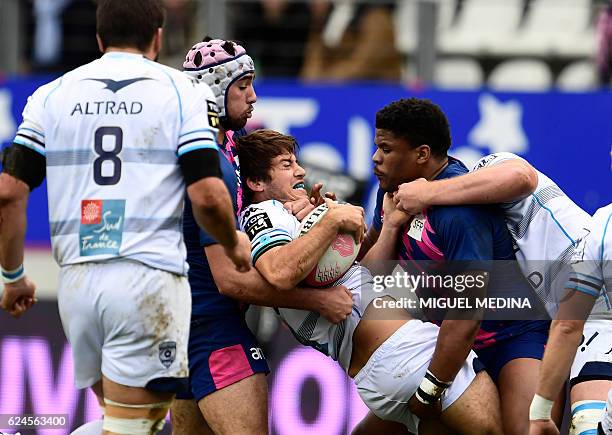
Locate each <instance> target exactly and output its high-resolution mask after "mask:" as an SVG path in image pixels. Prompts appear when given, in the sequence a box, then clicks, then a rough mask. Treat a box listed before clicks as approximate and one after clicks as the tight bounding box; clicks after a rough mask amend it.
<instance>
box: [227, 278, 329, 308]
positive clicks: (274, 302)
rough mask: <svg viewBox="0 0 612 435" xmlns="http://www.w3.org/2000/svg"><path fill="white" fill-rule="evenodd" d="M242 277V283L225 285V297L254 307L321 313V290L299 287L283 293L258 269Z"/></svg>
mask: <svg viewBox="0 0 612 435" xmlns="http://www.w3.org/2000/svg"><path fill="white" fill-rule="evenodd" d="M241 276H242V282H235V281H233V282H230V283H228V284H226V285H224V288H223V294H224V295H226V296H229V297H231V298H232V299H236V300H238V301H241V302H245V303H248V304H253V305H261V306H265V307H276V308H295V309H299V310H308V311H319V308H320V297H319V296H320V295H319V293H320V292H321V290H315V289H304V288H299V287H297V288H294V289H293V290H290V291H284V292H281V291H278V289H276V288H274V287H273V286H272V285H271V284H270V283H269V282H268V281H266V280H265V279H264V278H263V277H262V276H261V274H259V272H257V270H256V269H251V271H249V272H248V273H246V274H241Z"/></svg>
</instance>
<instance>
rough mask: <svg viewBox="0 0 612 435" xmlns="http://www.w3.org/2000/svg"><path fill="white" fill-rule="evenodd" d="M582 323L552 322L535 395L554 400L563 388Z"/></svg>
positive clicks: (578, 339) (580, 335) (582, 326)
mask: <svg viewBox="0 0 612 435" xmlns="http://www.w3.org/2000/svg"><path fill="white" fill-rule="evenodd" d="M583 328H584V321H582V320H553V322H552V325H551V327H550V336H549V338H548V343H547V345H546V350H545V351H544V359H543V360H542V367H541V368H540V378H539V381H538V389H537V393H538V394H539V395H540V396H542V397H544V398H546V399H549V400H555V399H556V397H557V395H558V394H559V391H561V388H562V387H563V384H564V383H565V380H566V379H567V376H568V374H569V372H570V368H571V366H572V362H573V361H574V357H575V356H576V349H577V348H578V345H579V344H580V339H581V337H582V331H583Z"/></svg>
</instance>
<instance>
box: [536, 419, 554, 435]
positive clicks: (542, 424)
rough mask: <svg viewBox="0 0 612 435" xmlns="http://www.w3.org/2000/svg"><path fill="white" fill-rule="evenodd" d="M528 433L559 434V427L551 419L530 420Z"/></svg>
mask: <svg viewBox="0 0 612 435" xmlns="http://www.w3.org/2000/svg"><path fill="white" fill-rule="evenodd" d="M529 435H559V429H558V428H557V425H556V424H555V423H554V422H553V421H552V420H531V421H530V422H529Z"/></svg>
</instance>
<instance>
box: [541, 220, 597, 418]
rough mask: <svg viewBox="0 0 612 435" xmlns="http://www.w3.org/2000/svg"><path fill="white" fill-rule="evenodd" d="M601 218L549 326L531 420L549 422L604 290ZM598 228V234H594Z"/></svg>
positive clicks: (579, 254)
mask: <svg viewBox="0 0 612 435" xmlns="http://www.w3.org/2000/svg"><path fill="white" fill-rule="evenodd" d="M600 216H601V215H598V214H597V213H596V214H595V216H594V217H593V221H592V223H591V225H592V226H591V232H590V233H589V234H588V235H587V236H586V239H585V240H584V244H579V246H578V248H577V250H576V252H575V253H574V257H573V259H572V271H571V273H570V275H569V279H568V283H567V289H566V292H567V295H566V296H565V298H564V299H563V300H562V301H561V303H560V304H559V311H558V312H557V315H556V318H555V320H553V321H552V323H551V326H550V333H549V337H548V343H547V344H546V349H545V350H544V358H543V359H542V366H541V367H540V376H539V380H538V387H537V389H536V395H535V397H534V398H533V400H532V402H531V408H530V413H529V414H530V420H550V418H551V416H550V413H551V408H552V404H553V401H554V400H555V398H556V397H557V395H558V394H559V391H561V388H562V387H563V385H564V384H565V381H566V379H567V376H568V375H569V373H570V369H571V366H572V362H573V361H574V357H575V356H576V350H577V348H578V346H579V345H580V340H581V339H582V333H583V331H584V324H585V322H586V319H587V317H588V316H589V314H590V312H591V310H592V309H593V306H594V304H595V301H596V300H597V298H598V297H599V295H600V294H601V291H602V290H603V286H604V279H603V271H602V264H601V263H600V262H599V261H597V260H596V259H599V258H600V257H599V255H600V250H599V242H600V241H601V240H602V239H603V236H602V233H603V227H604V224H605V223H604V222H599V217H600ZM599 226H601V228H602V232H601V233H599V232H597V231H596V230H597V229H598V227H599ZM593 231H596V232H595V233H593ZM537 424H540V423H537Z"/></svg>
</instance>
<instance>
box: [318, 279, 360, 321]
mask: <svg viewBox="0 0 612 435" xmlns="http://www.w3.org/2000/svg"><path fill="white" fill-rule="evenodd" d="M318 291H319V292H320V298H318V299H319V300H320V301H321V304H320V306H319V309H318V310H317V311H318V312H319V314H320V315H322V316H323V317H325V318H326V319H327V320H328V321H330V322H331V323H334V324H336V323H340V322H342V321H344V320H346V318H347V317H348V316H350V315H351V312H352V310H353V295H352V293H351V292H350V291H349V290H348V289H347V288H346V287H345V286H343V285H339V286H335V287H330V288H327V289H325V290H318Z"/></svg>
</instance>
